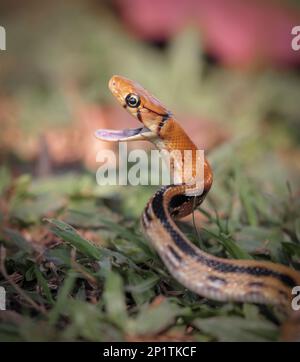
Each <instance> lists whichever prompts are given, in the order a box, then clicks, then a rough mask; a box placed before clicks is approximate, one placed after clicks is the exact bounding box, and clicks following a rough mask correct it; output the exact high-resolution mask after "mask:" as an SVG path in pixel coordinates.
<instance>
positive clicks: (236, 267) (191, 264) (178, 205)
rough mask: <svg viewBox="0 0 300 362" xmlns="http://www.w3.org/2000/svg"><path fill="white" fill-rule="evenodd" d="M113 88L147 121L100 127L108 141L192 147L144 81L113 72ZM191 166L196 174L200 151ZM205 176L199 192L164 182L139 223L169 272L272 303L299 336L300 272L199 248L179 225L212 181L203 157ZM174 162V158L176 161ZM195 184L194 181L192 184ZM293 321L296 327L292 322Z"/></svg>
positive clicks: (206, 292)
mask: <svg viewBox="0 0 300 362" xmlns="http://www.w3.org/2000/svg"><path fill="white" fill-rule="evenodd" d="M109 88H110V90H111V92H112V94H113V95H114V96H115V97H116V98H117V100H118V101H119V102H120V103H121V105H122V106H123V107H124V108H125V109H126V110H127V111H129V113H131V114H132V115H133V116H134V117H135V118H137V119H138V120H139V121H140V122H141V123H142V124H143V127H141V128H137V129H125V130H120V131H116V130H98V131H97V132H96V137H97V138H99V139H101V140H105V141H112V142H116V141H135V140H149V141H151V142H152V143H154V144H155V146H156V147H157V148H158V149H160V150H167V151H172V150H177V151H180V152H184V151H185V150H190V151H191V153H192V155H193V156H195V153H196V150H197V148H196V146H195V145H194V143H193V142H192V141H191V140H190V138H189V137H188V136H187V134H186V133H185V132H184V130H183V129H182V128H181V126H180V125H179V124H178V123H177V122H176V121H175V119H174V118H173V116H172V114H171V112H169V111H168V110H167V109H166V107H165V106H164V105H162V104H161V103H160V102H159V101H158V100H157V99H156V98H154V97H153V96H152V95H151V94H150V93H148V92H147V91H146V90H145V89H144V88H143V87H141V86H140V85H139V84H137V83H136V82H134V81H131V80H129V79H127V78H125V77H121V76H113V77H112V78H111V80H110V82H109ZM185 162H189V164H188V165H185V167H186V166H188V167H189V168H191V169H192V175H193V176H194V175H195V170H196V166H197V164H196V163H197V157H196V156H195V157H192V158H191V159H190V160H188V161H185ZM203 166H204V180H202V187H201V191H200V190H199V193H198V194H197V193H196V194H195V195H196V196H191V195H188V194H187V189H188V188H191V186H190V185H189V186H188V181H189V180H184V181H185V182H184V183H182V184H172V185H168V186H164V187H162V188H161V189H160V190H159V191H157V192H156V193H155V194H154V195H153V196H152V198H151V199H150V200H149V202H148V203H147V205H146V207H145V209H144V212H143V214H142V218H141V223H142V228H143V230H144V233H145V234H146V235H147V236H148V238H149V240H150V242H151V243H152V245H153V246H154V248H155V250H156V251H157V252H158V254H159V255H160V257H161V259H162V260H163V262H164V264H165V265H166V267H167V269H168V270H169V272H170V273H171V274H172V275H173V277H174V278H175V279H177V280H178V281H179V282H180V283H181V284H183V285H184V286H185V287H186V288H188V289H189V290H191V291H193V292H195V293H197V294H199V295H201V296H204V297H207V298H211V299H214V300H219V301H240V302H252V303H259V304H271V305H275V306H277V307H279V308H280V309H281V310H284V311H285V313H286V314H287V315H288V316H289V318H288V321H289V322H287V323H286V326H289V327H288V328H287V327H284V328H283V337H282V338H283V339H287V340H300V318H299V313H296V312H295V311H293V310H292V308H291V300H292V297H293V295H292V289H293V287H295V286H299V285H300V274H299V273H298V272H297V271H295V270H293V269H291V268H289V267H287V266H284V265H281V264H275V263H271V262H267V261H256V260H229V259H224V258H219V257H216V256H213V255H210V254H207V253H206V252H204V251H202V250H200V249H199V248H197V247H196V246H195V245H194V244H193V243H191V242H190V241H189V240H188V239H187V238H186V237H185V235H184V234H183V233H182V232H181V231H180V230H179V228H178V227H177V226H176V224H175V222H174V219H178V218H180V217H183V216H186V215H188V214H190V213H191V212H192V211H193V210H194V208H195V207H197V206H199V205H200V204H201V203H202V201H203V200H204V198H205V196H206V194H207V193H208V191H209V189H210V187H211V185H212V180H213V177H212V170H211V168H210V165H209V164H208V162H207V161H206V160H204V165H203ZM174 167H175V168H176V159H175V165H174ZM194 188H195V185H194ZM290 326H292V327H290Z"/></svg>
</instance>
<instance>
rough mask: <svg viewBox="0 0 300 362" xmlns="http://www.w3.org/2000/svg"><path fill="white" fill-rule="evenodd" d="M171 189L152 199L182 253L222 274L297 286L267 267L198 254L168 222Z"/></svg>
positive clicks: (153, 205) (285, 276) (286, 277)
mask: <svg viewBox="0 0 300 362" xmlns="http://www.w3.org/2000/svg"><path fill="white" fill-rule="evenodd" d="M170 187H173V186H172V185H169V186H164V187H162V188H161V189H160V190H159V191H158V192H157V193H156V194H155V195H154V197H153V199H152V210H153V212H154V214H155V216H156V217H157V218H158V219H159V220H160V222H161V223H162V225H163V226H164V228H165V229H166V230H167V231H168V233H169V234H170V235H171V237H172V239H173V240H174V243H175V244H176V246H177V247H178V248H179V249H180V250H182V252H184V253H185V254H187V255H189V256H191V257H193V258H195V259H197V260H199V262H200V263H202V264H205V265H206V266H208V267H210V268H212V269H214V270H217V271H219V272H222V273H240V274H249V275H253V276H257V277H263V276H270V277H273V278H276V279H278V280H280V281H281V282H282V283H284V284H285V285H287V286H289V287H291V288H292V287H294V286H295V285H296V281H295V280H294V279H293V278H292V277H290V276H289V275H287V274H283V273H279V272H276V271H274V270H270V269H268V268H266V267H259V266H257V267H253V266H238V265H232V264H230V263H224V262H222V261H219V260H216V259H214V258H208V257H206V256H204V255H202V254H200V253H199V252H197V248H196V247H193V246H192V245H191V244H190V243H189V242H187V241H186V240H185V239H184V238H183V237H182V236H181V235H180V234H179V233H178V231H177V230H176V229H175V228H174V227H173V226H172V225H171V224H170V222H169V221H168V218H167V215H166V212H165V209H164V207H163V195H164V192H165V191H166V190H167V189H168V188H170Z"/></svg>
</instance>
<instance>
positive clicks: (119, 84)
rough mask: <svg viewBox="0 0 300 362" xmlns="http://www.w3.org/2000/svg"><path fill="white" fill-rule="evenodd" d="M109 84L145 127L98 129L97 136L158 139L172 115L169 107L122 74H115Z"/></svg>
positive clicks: (105, 138)
mask: <svg viewBox="0 0 300 362" xmlns="http://www.w3.org/2000/svg"><path fill="white" fill-rule="evenodd" d="M108 86H109V89H110V91H111V92H112V94H113V95H114V96H115V98H116V99H117V100H118V102H119V103H120V104H121V105H122V106H123V108H125V109H126V110H127V111H128V112H129V113H130V114H131V115H132V116H134V117H135V118H137V119H138V120H139V121H140V122H141V123H142V124H143V127H141V128H135V129H124V130H119V131H118V130H107V129H106V130H98V131H96V137H97V138H99V139H101V140H105V141H135V140H143V139H148V140H154V139H158V138H159V132H160V129H161V128H162V126H163V125H164V123H165V122H166V121H167V120H168V119H169V118H170V116H171V113H170V112H169V111H168V110H167V108H166V107H165V106H164V105H163V104H162V103H161V102H160V101H159V100H158V99H156V98H155V97H153V96H152V95H151V94H150V93H149V92H148V91H146V89H144V88H143V87H142V86H141V85H139V84H138V83H136V82H134V81H132V80H130V79H127V78H125V77H122V76H120V75H114V76H113V77H112V78H111V79H110V81H109V83H108Z"/></svg>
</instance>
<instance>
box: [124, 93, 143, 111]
mask: <svg viewBox="0 0 300 362" xmlns="http://www.w3.org/2000/svg"><path fill="white" fill-rule="evenodd" d="M125 101H126V104H127V105H128V106H129V107H132V108H136V107H138V106H139V105H140V104H141V100H140V97H139V96H138V95H136V94H133V93H129V94H128V95H127V96H126V98H125Z"/></svg>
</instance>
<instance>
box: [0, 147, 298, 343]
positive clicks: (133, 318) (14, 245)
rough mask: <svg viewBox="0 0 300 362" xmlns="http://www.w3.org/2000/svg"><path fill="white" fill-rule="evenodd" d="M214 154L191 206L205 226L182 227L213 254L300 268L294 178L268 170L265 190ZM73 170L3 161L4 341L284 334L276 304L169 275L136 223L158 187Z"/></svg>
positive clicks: (269, 337)
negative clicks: (18, 171)
mask: <svg viewBox="0 0 300 362" xmlns="http://www.w3.org/2000/svg"><path fill="white" fill-rule="evenodd" d="M231 152H233V150H231ZM221 153H222V154H223V156H222V157H224V158H226V157H227V156H228V155H227V154H226V152H225V151H224V150H223V151H222V152H221ZM210 157H211V159H212V161H213V165H214V170H215V185H214V188H213V190H212V191H211V194H210V195H209V197H208V198H207V200H206V201H205V202H204V203H203V206H201V208H200V210H197V211H196V212H195V215H194V217H195V220H197V219H199V218H200V219H201V223H202V224H203V227H202V228H200V229H198V230H197V232H196V230H195V226H193V223H189V224H188V223H181V224H180V226H181V227H182V228H183V230H184V231H185V232H186V234H187V235H188V236H189V237H190V238H191V239H192V240H193V241H194V242H195V243H196V244H197V245H201V246H202V247H203V248H204V249H205V250H206V251H208V252H210V253H212V254H214V255H218V256H223V257H228V258H245V259H249V258H255V259H259V260H262V259H265V260H272V261H274V262H279V263H284V264H287V265H290V266H293V267H295V268H297V269H300V215H299V200H297V198H296V197H295V195H293V191H292V187H291V186H290V185H289V186H287V185H286V184H284V183H281V182H280V181H279V182H277V181H278V180H276V182H275V180H274V179H273V180H271V181H272V183H271V184H272V185H271V186H272V187H273V189H274V191H273V192H270V185H268V187H267V188H266V186H265V185H264V183H262V181H261V180H260V179H259V177H256V178H255V177H253V175H251V172H248V171H247V169H246V168H244V165H243V164H241V163H239V162H237V161H236V158H235V157H233V156H232V157H233V158H231V161H232V162H231V163H227V164H224V160H222V157H221V158H220V150H217V151H216V152H214V153H213V154H211V156H210ZM256 161H257V160H256ZM248 165H249V162H248ZM269 168H270V169H271V170H270V171H271V173H273V172H275V171H274V170H272V167H269ZM256 171H258V169H256ZM257 174H258V173H256V175H257ZM75 176H76V178H75V177H74V175H62V176H57V177H52V178H47V179H37V180H33V179H31V178H30V176H28V175H22V176H20V177H18V178H12V177H11V175H10V173H9V170H8V169H7V168H4V167H2V168H1V182H0V190H1V195H2V196H1V210H2V214H1V229H0V230H1V234H0V243H1V264H0V271H1V278H0V285H1V286H3V287H5V289H6V291H7V311H6V312H0V319H1V324H0V340H1V341H7V340H9V341H11V340H14V341H15V340H16V341H20V340H25V341H35V340H38V341H53V340H55V341H69V340H72V341H73V340H77V341H81V340H86V341H112V340H115V341H119V340H127V341H132V340H181V341H188V340H192V341H212V340H217V341H228V340H230V341H274V340H276V339H277V338H278V333H279V321H280V315H279V314H278V313H277V311H276V310H274V309H272V308H271V307H259V306H257V305H253V304H243V303H219V302H214V301H211V300H207V299H205V298H201V297H199V296H197V295H195V294H194V293H192V292H190V291H188V290H186V289H185V288H184V287H182V286H181V285H180V284H179V283H178V282H177V281H176V280H174V279H173V278H172V277H171V276H170V275H169V273H168V271H167V270H166V268H165V267H164V265H163V264H162V262H161V260H160V259H159V257H158V256H157V254H156V253H155V252H154V251H153V250H152V248H151V246H150V245H149V244H148V242H147V241H146V240H145V238H144V236H143V235H142V234H141V232H140V229H139V217H138V215H139V214H140V213H141V211H142V209H143V206H144V205H145V202H146V200H147V199H148V198H149V196H150V195H151V193H152V192H153V189H152V188H150V187H135V188H130V187H123V188H121V187H120V188H117V190H118V193H114V194H113V193H112V190H111V189H108V188H105V187H101V188H100V187H99V186H97V185H96V184H95V181H94V178H93V176H92V175H91V174H88V173H86V174H83V175H75ZM265 188H266V189H268V191H269V192H267V191H266V190H265ZM100 189H101V190H100ZM276 190H277V191H276ZM114 191H116V190H114ZM132 203H135V207H134V208H133V207H132Z"/></svg>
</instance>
